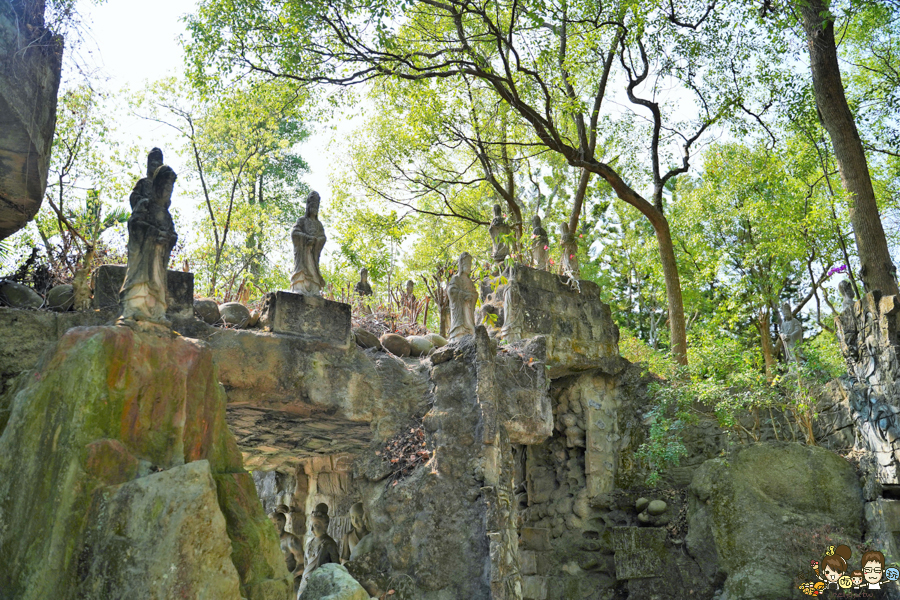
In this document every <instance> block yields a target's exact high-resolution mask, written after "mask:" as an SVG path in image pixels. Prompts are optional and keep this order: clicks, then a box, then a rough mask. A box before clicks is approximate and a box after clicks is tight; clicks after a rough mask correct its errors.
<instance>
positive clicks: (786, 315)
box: [781, 302, 803, 362]
mask: <svg viewBox="0 0 900 600" xmlns="http://www.w3.org/2000/svg"><path fill="white" fill-rule="evenodd" d="M781 314H782V315H783V318H782V320H781V341H782V343H783V344H784V358H785V360H786V361H787V362H798V361H799V356H798V354H797V344H799V343H800V342H801V341H803V325H802V324H801V323H800V321H799V320H798V319H797V318H795V317H794V315H793V312H792V311H791V305H790V304H788V303H787V302H785V303H784V304H783V305H782V306H781Z"/></svg>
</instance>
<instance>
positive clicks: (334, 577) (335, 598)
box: [298, 563, 369, 600]
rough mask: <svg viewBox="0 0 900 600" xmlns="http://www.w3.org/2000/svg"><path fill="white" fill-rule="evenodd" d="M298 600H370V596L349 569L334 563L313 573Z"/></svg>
mask: <svg viewBox="0 0 900 600" xmlns="http://www.w3.org/2000/svg"><path fill="white" fill-rule="evenodd" d="M298 600H369V594H367V593H366V590H364V589H363V587H362V586H361V585H359V583H358V582H357V581H356V580H355V579H353V577H351V576H350V573H348V572H347V569H345V568H344V567H342V566H341V565H338V564H334V563H332V564H328V565H323V566H321V567H319V568H318V569H316V570H315V571H313V573H312V575H310V576H309V583H308V584H307V585H306V589H305V590H304V591H303V593H302V594H301V595H300V596H299V599H298Z"/></svg>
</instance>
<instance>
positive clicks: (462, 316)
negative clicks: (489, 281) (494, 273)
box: [447, 252, 478, 341]
mask: <svg viewBox="0 0 900 600" xmlns="http://www.w3.org/2000/svg"><path fill="white" fill-rule="evenodd" d="M471 272H472V256H471V255H470V254H469V253H468V252H463V253H462V254H460V255H459V272H458V273H456V274H455V275H454V276H453V277H451V278H450V281H449V282H447V295H448V296H449V297H450V334H449V336H448V339H449V340H450V341H453V340H458V339H459V338H461V337H463V336H465V335H472V334H474V333H475V300H476V299H477V298H478V291H477V290H476V289H475V284H474V283H472V279H471V278H470V277H469V274H470V273H471Z"/></svg>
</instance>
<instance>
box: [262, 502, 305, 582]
mask: <svg viewBox="0 0 900 600" xmlns="http://www.w3.org/2000/svg"><path fill="white" fill-rule="evenodd" d="M285 509H287V510H290V509H288V508H287V507H286V506H279V507H278V510H276V511H275V512H273V513H272V514H271V515H269V519H271V520H272V522H273V523H274V524H275V528H276V529H277V530H278V538H279V540H281V553H282V554H284V562H285V563H286V564H287V568H288V571H290V572H291V574H292V575H294V576H295V577H298V576H300V575H301V574H302V572H303V542H302V541H301V540H300V538H298V537H297V536H296V535H294V534H293V533H291V532H289V531H285V530H284V528H285V526H286V525H287V515H285Z"/></svg>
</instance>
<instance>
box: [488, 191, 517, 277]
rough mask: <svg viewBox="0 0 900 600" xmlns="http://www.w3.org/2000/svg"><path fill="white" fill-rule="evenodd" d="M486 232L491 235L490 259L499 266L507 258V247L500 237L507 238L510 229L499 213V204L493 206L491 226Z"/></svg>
mask: <svg viewBox="0 0 900 600" xmlns="http://www.w3.org/2000/svg"><path fill="white" fill-rule="evenodd" d="M488 231H489V232H490V234H491V246H492V247H493V252H492V254H491V258H493V259H494V262H495V263H498V264H500V263H502V262H503V261H504V260H506V257H507V256H509V246H507V245H506V244H505V243H504V242H503V241H502V240H501V237H505V236H508V235H509V234H510V233H511V232H512V229H511V228H510V226H509V225H507V224H506V221H504V220H503V213H502V212H501V211H500V205H499V204H495V205H494V218H493V219H491V226H490V227H489V228H488Z"/></svg>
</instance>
